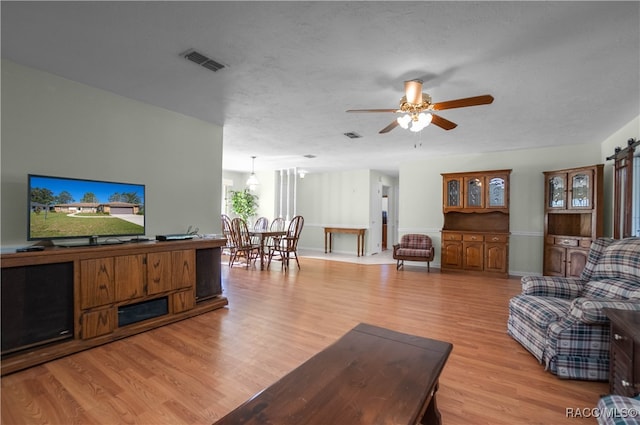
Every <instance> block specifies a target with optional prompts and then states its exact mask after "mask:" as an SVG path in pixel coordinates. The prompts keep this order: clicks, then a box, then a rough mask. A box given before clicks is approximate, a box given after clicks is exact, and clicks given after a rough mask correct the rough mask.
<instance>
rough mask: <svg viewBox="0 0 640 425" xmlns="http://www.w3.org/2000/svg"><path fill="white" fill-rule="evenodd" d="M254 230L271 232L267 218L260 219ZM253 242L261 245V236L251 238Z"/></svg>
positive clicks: (254, 225)
mask: <svg viewBox="0 0 640 425" xmlns="http://www.w3.org/2000/svg"><path fill="white" fill-rule="evenodd" d="M253 230H255V231H265V230H269V219H268V218H267V217H258V219H257V220H256V222H255V223H254V224H253ZM251 240H252V241H253V243H255V244H259V243H260V237H259V236H254V237H252V238H251Z"/></svg>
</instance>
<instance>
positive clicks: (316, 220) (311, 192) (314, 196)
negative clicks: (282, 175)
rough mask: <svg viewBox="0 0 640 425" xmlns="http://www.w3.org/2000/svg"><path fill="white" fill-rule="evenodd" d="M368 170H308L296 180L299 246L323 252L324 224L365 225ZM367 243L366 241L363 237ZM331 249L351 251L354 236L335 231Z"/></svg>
mask: <svg viewBox="0 0 640 425" xmlns="http://www.w3.org/2000/svg"><path fill="white" fill-rule="evenodd" d="M370 184H371V176H370V171H369V170H352V171H339V172H330V173H310V174H307V175H306V177H305V178H304V179H299V180H298V214H300V215H302V216H304V219H305V222H304V228H303V230H302V234H301V236H300V247H301V248H306V249H315V250H322V251H324V227H325V226H332V227H340V226H342V227H365V228H368V227H369V221H370V217H369V202H370V190H369V189H370ZM365 244H367V240H365ZM333 251H334V252H345V253H350V254H355V252H356V239H355V237H354V235H345V234H336V235H334V237H333Z"/></svg>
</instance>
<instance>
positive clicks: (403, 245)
mask: <svg viewBox="0 0 640 425" xmlns="http://www.w3.org/2000/svg"><path fill="white" fill-rule="evenodd" d="M403 249H410V250H411V249H423V250H424V249H427V250H428V249H431V238H430V237H429V236H427V235H420V234H416V233H409V234H406V235H402V238H401V239H400V250H403ZM401 255H424V254H406V253H403V254H401Z"/></svg>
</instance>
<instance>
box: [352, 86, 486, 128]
mask: <svg viewBox="0 0 640 425" xmlns="http://www.w3.org/2000/svg"><path fill="white" fill-rule="evenodd" d="M404 92H405V95H404V96H403V97H402V99H401V100H400V108H399V109H349V110H348V111H347V112H394V113H398V114H404V115H403V116H401V117H398V119H396V120H393V121H392V122H391V124H389V125H388V126H386V127H385V128H383V129H382V130H380V131H379V133H380V134H383V133H388V132H390V131H391V130H393V129H394V128H396V127H397V126H401V127H402V128H409V129H410V130H411V131H415V132H417V131H420V130H422V129H423V128H424V127H426V126H427V125H429V124H430V123H432V124H435V125H437V126H438V127H440V128H443V129H445V130H451V129H453V128H456V127H457V126H458V124H456V123H454V122H451V121H449V120H448V119H445V118H442V117H441V116H440V115H436V114H434V113H432V112H431V111H442V110H444V109H453V108H464V107H467V106H476V105H487V104H489V103H492V102H493V96H491V95H489V94H485V95H482V96H474V97H465V98H463V99H455V100H448V101H445V102H438V103H431V96H429V95H428V94H426V93H422V80H410V81H405V82H404Z"/></svg>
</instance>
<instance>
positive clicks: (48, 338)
mask: <svg viewBox="0 0 640 425" xmlns="http://www.w3.org/2000/svg"><path fill="white" fill-rule="evenodd" d="M225 244H226V239H223V238H221V239H193V240H186V241H168V242H157V241H148V242H137V243H125V244H122V245H102V246H91V247H72V248H64V247H49V248H46V249H44V250H43V251H33V252H16V253H9V254H2V257H1V259H2V293H1V297H0V298H1V302H2V308H1V314H2V318H1V319H2V320H1V326H2V330H1V335H2V375H5V374H7V373H11V372H15V371H18V370H21V369H25V368H27V367H30V366H34V365H37V364H40V363H44V362H47V361H50V360H53V359H56V358H59V357H63V356H66V355H68V354H72V353H75V352H78V351H81V350H85V349H87V348H91V347H95V346H98V345H101V344H105V343H108V342H111V341H115V340H117V339H121V338H124V337H127V336H130V335H133V334H136V333H140V332H144V331H147V330H149V329H153V328H157V327H160V326H164V325H166V324H169V323H173V322H176V321H178V320H182V319H185V318H188V317H191V316H195V315H197V314H201V313H204V312H208V311H212V310H215V309H218V308H222V307H224V306H226V305H227V304H228V301H227V299H226V298H225V297H223V296H222V286H221V275H220V250H221V247H222V246H224V245H225Z"/></svg>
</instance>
